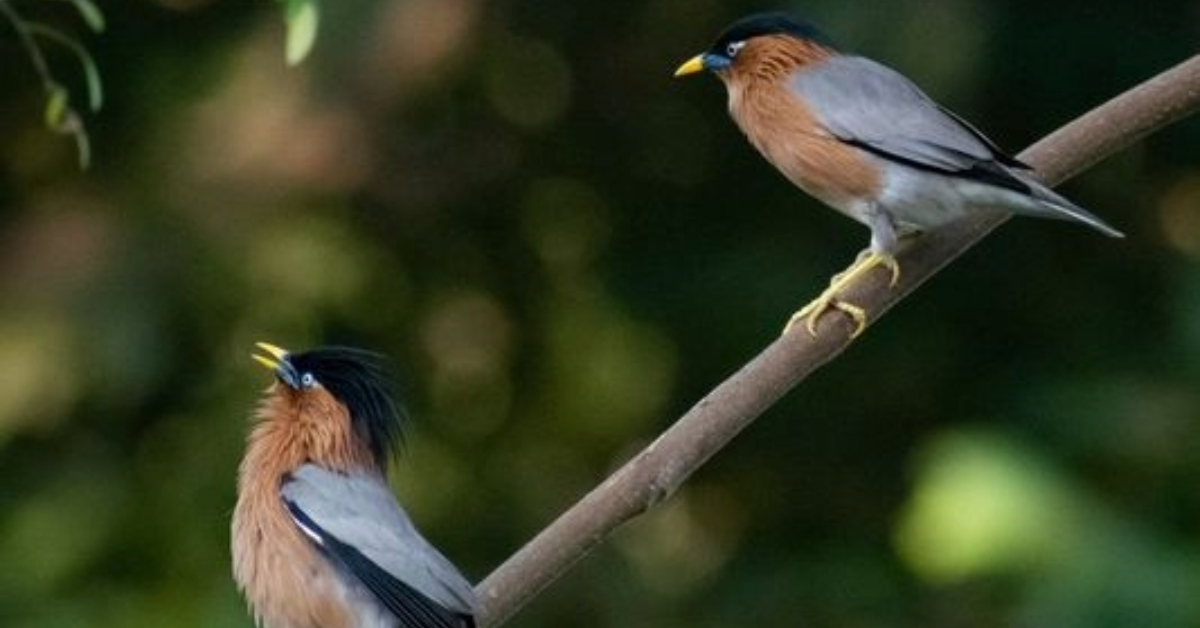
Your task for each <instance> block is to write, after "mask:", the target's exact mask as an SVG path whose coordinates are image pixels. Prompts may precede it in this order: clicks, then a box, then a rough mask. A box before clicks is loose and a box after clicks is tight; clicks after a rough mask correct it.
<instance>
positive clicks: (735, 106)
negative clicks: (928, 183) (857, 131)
mask: <svg viewBox="0 0 1200 628" xmlns="http://www.w3.org/2000/svg"><path fill="white" fill-rule="evenodd" d="M729 112H730V115H731V116H732V117H733V119H734V121H735V122H736V123H737V125H738V126H739V127H740V128H741V129H742V132H743V133H745V134H746V137H747V138H749V140H750V142H751V143H752V144H753V145H754V147H755V148H757V149H758V150H759V152H760V153H762V155H763V157H765V158H766V159H767V161H769V162H771V164H772V165H774V166H775V167H776V168H777V169H779V171H780V172H782V173H783V175H784V176H786V177H787V178H788V179H789V180H790V181H791V182H792V183H794V184H796V185H797V186H799V187H800V188H801V189H803V190H804V191H805V192H807V193H809V194H811V195H812V196H814V197H816V198H817V199H819V200H821V201H823V202H825V203H826V204H828V205H830V206H832V207H834V208H835V209H838V210H839V211H842V212H844V213H847V214H850V215H852V216H853V217H855V218H858V216H856V215H854V214H855V213H856V212H857V208H858V207H860V206H861V205H862V204H863V203H864V202H867V201H870V200H873V199H874V198H875V197H876V196H877V195H878V194H879V191H880V189H881V188H882V180H881V175H880V172H879V169H878V167H877V165H876V164H875V163H874V162H875V160H874V158H873V157H872V156H871V155H869V154H867V153H865V152H863V151H861V150H860V149H858V148H855V147H854V146H850V145H848V144H845V143H844V142H842V141H840V140H838V139H837V138H835V137H833V136H832V135H831V134H830V133H829V132H828V131H826V130H825V128H824V127H823V126H822V125H821V124H820V122H819V121H818V120H817V119H816V117H815V116H814V115H813V113H812V112H811V111H810V110H809V108H808V107H806V106H805V105H804V104H803V103H801V102H800V101H799V100H798V99H796V98H795V96H793V95H792V94H791V93H790V92H789V91H788V90H786V89H785V88H782V87H774V86H747V87H738V86H730V89H729Z"/></svg>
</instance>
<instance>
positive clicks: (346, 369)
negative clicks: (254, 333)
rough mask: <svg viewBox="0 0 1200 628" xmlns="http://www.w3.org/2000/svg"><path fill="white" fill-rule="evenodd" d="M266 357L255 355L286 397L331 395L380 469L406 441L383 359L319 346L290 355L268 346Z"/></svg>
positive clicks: (261, 346) (299, 399)
mask: <svg viewBox="0 0 1200 628" xmlns="http://www.w3.org/2000/svg"><path fill="white" fill-rule="evenodd" d="M257 346H258V348H259V349H261V350H262V351H263V352H264V353H265V354H266V355H259V354H254V355H252V356H251V357H253V358H254V359H255V360H256V361H257V362H258V363H259V364H262V365H263V366H265V367H267V368H268V369H270V370H271V371H272V372H273V373H274V374H275V377H276V379H277V380H278V382H279V384H280V385H282V386H284V387H286V394H288V395H289V397H290V398H292V399H293V400H294V401H295V402H297V403H299V404H300V405H301V406H303V405H304V403H303V401H304V400H305V398H306V397H309V398H311V397H315V396H321V395H329V396H330V397H332V398H333V400H334V401H336V402H337V403H338V404H340V405H341V406H342V407H343V408H345V410H346V412H347V413H348V414H349V415H350V425H351V426H352V427H353V430H354V436H355V437H356V438H358V439H361V441H362V442H364V443H365V444H366V445H367V447H368V449H369V450H370V451H371V454H372V456H373V457H374V459H375V462H376V463H377V464H378V465H379V466H380V468H386V463H387V458H388V456H389V455H391V454H392V453H393V452H395V451H396V450H397V449H398V447H399V445H400V441H401V438H402V427H403V425H402V422H403V413H402V411H401V409H400V406H399V405H398V404H397V402H396V399H395V396H394V394H393V391H392V383H391V380H390V378H389V377H388V373H387V369H386V368H385V366H384V365H385V362H386V360H385V358H384V357H383V356H382V355H380V354H378V353H374V352H371V351H365V350H362V349H354V348H350V347H336V346H334V347H318V348H316V349H311V350H309V351H304V352H302V353H291V352H289V351H287V350H286V349H281V348H279V347H277V346H275V345H272V344H268V343H265V342H260V343H257Z"/></svg>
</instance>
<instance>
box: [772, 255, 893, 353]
mask: <svg viewBox="0 0 1200 628" xmlns="http://www.w3.org/2000/svg"><path fill="white" fill-rule="evenodd" d="M876 266H883V267H884V268H886V269H888V270H889V271H891V280H890V281H889V282H888V287H889V288H891V287H895V285H896V284H897V283H898V282H899V281H900V264H899V263H898V262H897V261H896V258H894V257H892V256H891V255H888V254H887V253H878V252H875V251H867V252H866V253H865V254H864V255H860V256H859V257H858V259H857V260H855V261H854V264H852V265H851V266H850V268H847V269H846V270H845V271H843V272H841V273H839V274H837V275H834V277H833V279H832V280H831V281H830V282H829V287H828V288H826V289H825V291H824V292H822V293H821V296H819V297H817V298H816V299H814V300H813V301H812V302H810V303H809V304H808V305H805V306H804V307H803V308H800V311H798V312H796V313H795V314H793V315H792V317H791V318H790V319H789V320H788V323H787V326H786V327H784V328H783V333H784V334H787V333H788V332H789V331H791V329H792V326H793V325H795V324H796V323H798V322H800V321H802V320H803V321H804V328H805V329H807V330H808V333H809V335H810V336H813V337H816V335H817V320H819V319H820V318H821V315H822V314H824V313H825V312H827V311H829V309H830V308H833V309H835V310H839V311H841V312H844V313H845V314H846V315H847V316H849V317H850V319H851V320H853V321H854V331H852V332H851V333H850V337H851V338H854V337H856V336H858V335H859V334H861V333H862V331H863V330H864V329H866V327H867V311H866V310H864V309H863V308H861V307H859V306H857V305H854V304H853V303H847V302H846V301H842V300H841V299H839V298H838V294H839V293H841V292H842V291H843V290H845V289H846V288H847V287H849V286H850V285H851V284H853V283H854V282H856V281H858V280H859V279H860V278H862V277H863V275H866V274H867V273H869V272H870V271H871V269H873V268H875V267H876Z"/></svg>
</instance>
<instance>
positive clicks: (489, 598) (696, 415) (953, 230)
mask: <svg viewBox="0 0 1200 628" xmlns="http://www.w3.org/2000/svg"><path fill="white" fill-rule="evenodd" d="M1197 109H1200V56H1195V57H1192V58H1190V59H1188V60H1187V61H1185V62H1183V63H1181V64H1179V65H1178V66H1176V67H1174V68H1172V69H1170V70H1168V71H1166V72H1163V73H1162V74H1160V75H1158V76H1156V77H1155V78H1153V79H1150V80H1149V81H1146V82H1145V83H1143V84H1141V85H1139V86H1137V87H1136V88H1134V89H1132V90H1130V91H1128V92H1126V93H1124V94H1122V95H1121V96H1118V97H1117V98H1114V99H1113V100H1111V101H1109V102H1108V103H1106V104H1104V105H1102V106H1100V107H1098V108H1096V109H1094V110H1093V111H1091V112H1090V113H1088V114H1086V115H1084V116H1083V117H1081V118H1079V119H1077V120H1075V121H1074V122H1072V123H1070V124H1068V125H1067V126H1065V127H1063V128H1061V129H1059V130H1058V131H1055V132H1054V133H1052V134H1050V135H1049V136H1047V137H1046V138H1045V139H1043V140H1041V141H1040V142H1038V143H1037V144H1035V145H1033V146H1032V147H1030V148H1029V149H1027V150H1026V151H1024V152H1023V153H1022V154H1021V155H1020V157H1021V159H1023V160H1024V161H1026V162H1028V163H1030V164H1032V165H1034V166H1036V167H1037V170H1038V173H1039V175H1040V176H1041V177H1042V178H1043V180H1045V181H1046V182H1047V183H1051V184H1053V183H1059V182H1061V181H1063V180H1065V179H1067V178H1069V177H1070V176H1072V175H1074V174H1076V173H1078V172H1080V171H1082V170H1085V169H1087V168H1088V167H1090V166H1092V165H1094V164H1095V163H1096V162H1098V161H1100V160H1101V159H1104V158H1105V157H1107V156H1108V155H1111V154H1112V153H1114V152H1116V151H1118V150H1120V149H1122V148H1124V147H1126V146H1128V145H1129V144H1131V143H1133V142H1135V141H1137V140H1139V139H1141V138H1143V137H1145V136H1147V135H1149V134H1150V133H1153V132H1154V131H1156V130H1158V129H1160V128H1162V127H1164V126H1166V125H1168V124H1171V123H1173V122H1176V121H1178V120H1180V119H1181V118H1184V117H1186V116H1187V115H1189V114H1191V113H1193V112H1195V111H1196V110H1197ZM1007 219H1008V216H1007V215H1004V214H987V215H982V216H976V217H971V218H969V219H966V220H963V221H960V222H957V223H954V224H951V225H947V226H946V227H944V228H942V229H938V230H937V231H934V232H930V233H927V234H924V235H923V236H921V237H919V238H914V239H913V240H912V241H911V242H910V243H909V244H908V246H907V247H906V248H904V249H903V250H902V251H901V252H900V255H899V256H898V260H899V262H900V265H901V267H902V268H903V269H904V273H903V277H902V280H901V282H900V284H898V285H897V286H896V287H895V288H888V286H887V277H886V276H887V273H884V272H878V273H874V274H872V275H871V276H870V277H868V278H867V279H865V280H864V281H862V282H859V283H858V284H856V285H855V286H854V287H853V289H852V290H851V291H850V292H849V294H847V295H846V296H847V299H848V300H849V301H852V302H854V303H856V304H859V305H861V306H863V307H864V308H865V309H866V310H867V312H868V313H869V316H870V323H873V322H874V321H875V320H876V319H878V317H879V316H882V315H883V313H884V312H886V311H887V310H888V309H889V308H891V306H892V305H894V304H895V303H897V302H898V301H900V299H903V298H904V297H905V296H906V295H908V294H909V293H910V292H912V291H913V290H914V289H916V287H917V286H919V285H920V284H921V283H923V282H924V281H925V280H926V279H928V278H929V277H930V276H932V275H933V274H934V273H936V272H937V271H938V270H939V269H941V268H942V267H943V266H945V265H946V264H948V263H950V261H952V260H953V259H955V258H956V257H958V256H959V255H961V254H962V253H963V252H964V251H966V250H967V249H968V248H970V247H971V246H972V245H974V244H975V243H976V242H978V241H979V240H980V239H982V238H983V237H984V236H985V235H987V234H988V233H989V232H990V231H991V230H993V229H995V228H996V227H998V226H1000V225H1001V224H1002V223H1003V222H1004V221H1005V220H1007ZM817 331H818V334H817V336H816V337H815V338H813V337H811V336H809V334H808V333H807V331H805V330H804V326H803V325H797V326H795V329H794V330H793V331H792V332H790V333H789V334H787V335H786V336H784V337H781V338H779V339H777V340H776V341H775V342H773V343H771V345H770V346H768V347H767V348H766V349H765V350H764V351H763V352H762V353H760V354H759V355H758V356H757V357H755V358H754V359H753V360H751V361H750V362H749V363H748V364H746V365H745V366H743V367H742V368H741V369H740V370H739V371H738V372H737V373H734V374H733V376H731V377H730V378H729V379H727V380H725V381H724V382H723V383H721V384H720V385H719V386H717V387H716V388H715V389H713V391H712V392H710V393H709V394H708V395H707V396H706V397H704V399H701V400H700V402H699V403H697V404H696V405H695V406H694V407H692V408H691V409H690V410H689V411H688V412H687V413H686V414H684V415H683V417H681V418H680V419H679V420H678V421H677V422H676V423H675V424H674V425H672V426H671V427H670V428H669V429H667V430H666V431H665V432H663V434H662V435H661V436H659V438H658V439H657V440H656V441H654V442H653V443H652V444H650V446H649V447H647V448H646V449H645V450H643V451H642V452H641V453H639V454H638V455H637V456H635V457H634V458H633V459H632V460H630V461H629V462H628V463H626V464H625V466H623V467H622V468H621V469H619V470H617V471H616V472H615V473H614V474H613V475H612V476H610V477H609V478H608V479H607V480H605V481H604V483H602V484H601V485H600V486H598V487H596V488H595V489H594V490H592V492H590V493H588V494H587V495H586V496H585V497H584V498H583V499H582V500H580V501H579V502H578V503H576V504H575V505H574V506H573V507H572V508H571V509H570V510H568V511H566V512H565V513H563V514H562V515H561V516H560V517H559V518H558V519H557V520H555V521H554V522H553V523H551V524H550V525H549V526H548V527H547V528H546V529H544V530H542V532H541V533H539V534H538V535H537V536H536V537H534V539H533V540H532V541H530V542H529V543H528V544H527V545H526V546H525V547H523V548H521V549H520V550H519V551H518V552H517V553H516V554H514V555H513V556H512V557H510V558H509V559H508V560H507V561H505V562H504V564H502V565H500V567H499V568H497V569H496V570H495V571H494V572H493V573H492V574H491V575H489V576H488V577H487V578H486V579H484V580H483V581H482V582H481V583H480V584H479V585H478V587H477V588H476V590H477V592H478V593H479V596H480V599H481V600H482V605H483V608H482V612H481V614H480V617H479V625H480V626H481V628H490V627H493V626H498V625H499V624H501V623H503V622H504V621H505V620H507V619H508V618H509V617H511V616H512V615H513V614H514V613H516V612H517V611H518V610H519V609H520V608H522V607H523V606H524V605H525V604H527V603H528V602H529V601H530V600H532V599H533V598H534V597H536V596H537V594H538V593H539V592H540V591H541V590H542V589H544V588H545V587H546V586H547V585H549V584H550V583H551V582H553V581H554V580H555V579H557V578H558V577H559V576H560V575H562V574H563V573H564V572H566V571H567V569H569V568H570V567H571V566H572V565H574V564H575V562H576V561H578V560H579V559H580V558H582V557H583V556H584V555H585V554H586V553H587V552H588V551H589V550H591V549H592V548H593V547H595V546H596V545H597V544H598V543H600V542H601V541H602V540H604V538H605V537H606V536H607V535H608V534H609V533H610V532H612V531H613V529H615V528H616V527H617V526H619V525H621V524H622V523H624V522H626V521H628V520H630V519H632V518H633V517H636V516H637V515H639V514H641V513H643V512H645V511H647V510H649V509H650V508H652V507H654V506H655V505H656V504H658V503H660V502H662V501H663V500H664V499H666V498H667V497H669V496H670V495H671V494H672V493H673V492H674V491H675V490H676V489H677V488H679V486H680V485H682V484H683V482H684V481H685V480H686V479H687V478H688V476H690V475H691V474H692V472H694V471H695V470H696V469H697V468H699V467H700V466H701V465H702V464H704V463H705V462H706V461H707V460H708V459H709V458H711V457H712V456H713V454H715V453H716V452H717V451H719V450H720V449H721V448H722V447H724V446H725V445H726V444H727V443H728V442H729V441H730V440H731V439H733V437H734V436H736V435H737V434H738V433H739V432H741V431H742V429H743V428H745V427H746V426H747V425H749V424H750V423H751V422H752V421H753V420H754V419H755V418H757V417H758V415H760V414H762V412H763V411H765V410H766V409H767V408H768V407H770V406H771V405H773V404H774V403H775V402H776V401H778V400H779V399H780V398H781V397H782V396H783V395H784V394H786V393H787V392H788V391H789V390H791V389H792V387H794V386H795V385H796V384H798V383H800V382H801V381H802V380H804V379H805V378H806V377H808V375H809V374H811V373H812V372H813V371H815V370H817V369H818V368H820V367H821V366H822V365H824V364H826V363H827V362H829V361H830V360H832V359H833V358H835V357H836V356H837V355H838V354H840V353H841V352H842V351H843V350H844V349H845V348H846V347H847V346H849V344H850V342H851V340H852V339H851V338H850V336H849V333H850V331H851V324H850V322H849V320H848V319H847V318H846V317H844V316H837V315H834V314H829V315H826V316H824V317H822V318H821V320H820V324H819V325H818V327H817Z"/></svg>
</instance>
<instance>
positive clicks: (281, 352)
mask: <svg viewBox="0 0 1200 628" xmlns="http://www.w3.org/2000/svg"><path fill="white" fill-rule="evenodd" d="M254 346H256V347H258V348H259V349H262V350H263V351H266V352H267V353H268V354H270V356H271V357H269V358H268V357H266V356H262V355H258V354H257V353H252V354H250V357H252V358H254V361H255V362H258V363H259V364H261V365H263V366H265V367H267V368H268V369H270V370H271V371H275V370H277V369H278V368H279V365H280V364H281V363H283V359H284V358H286V357H287V354H288V352H287V349H282V348H280V347H276V346H275V345H273V344H270V343H267V342H256V343H254Z"/></svg>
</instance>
